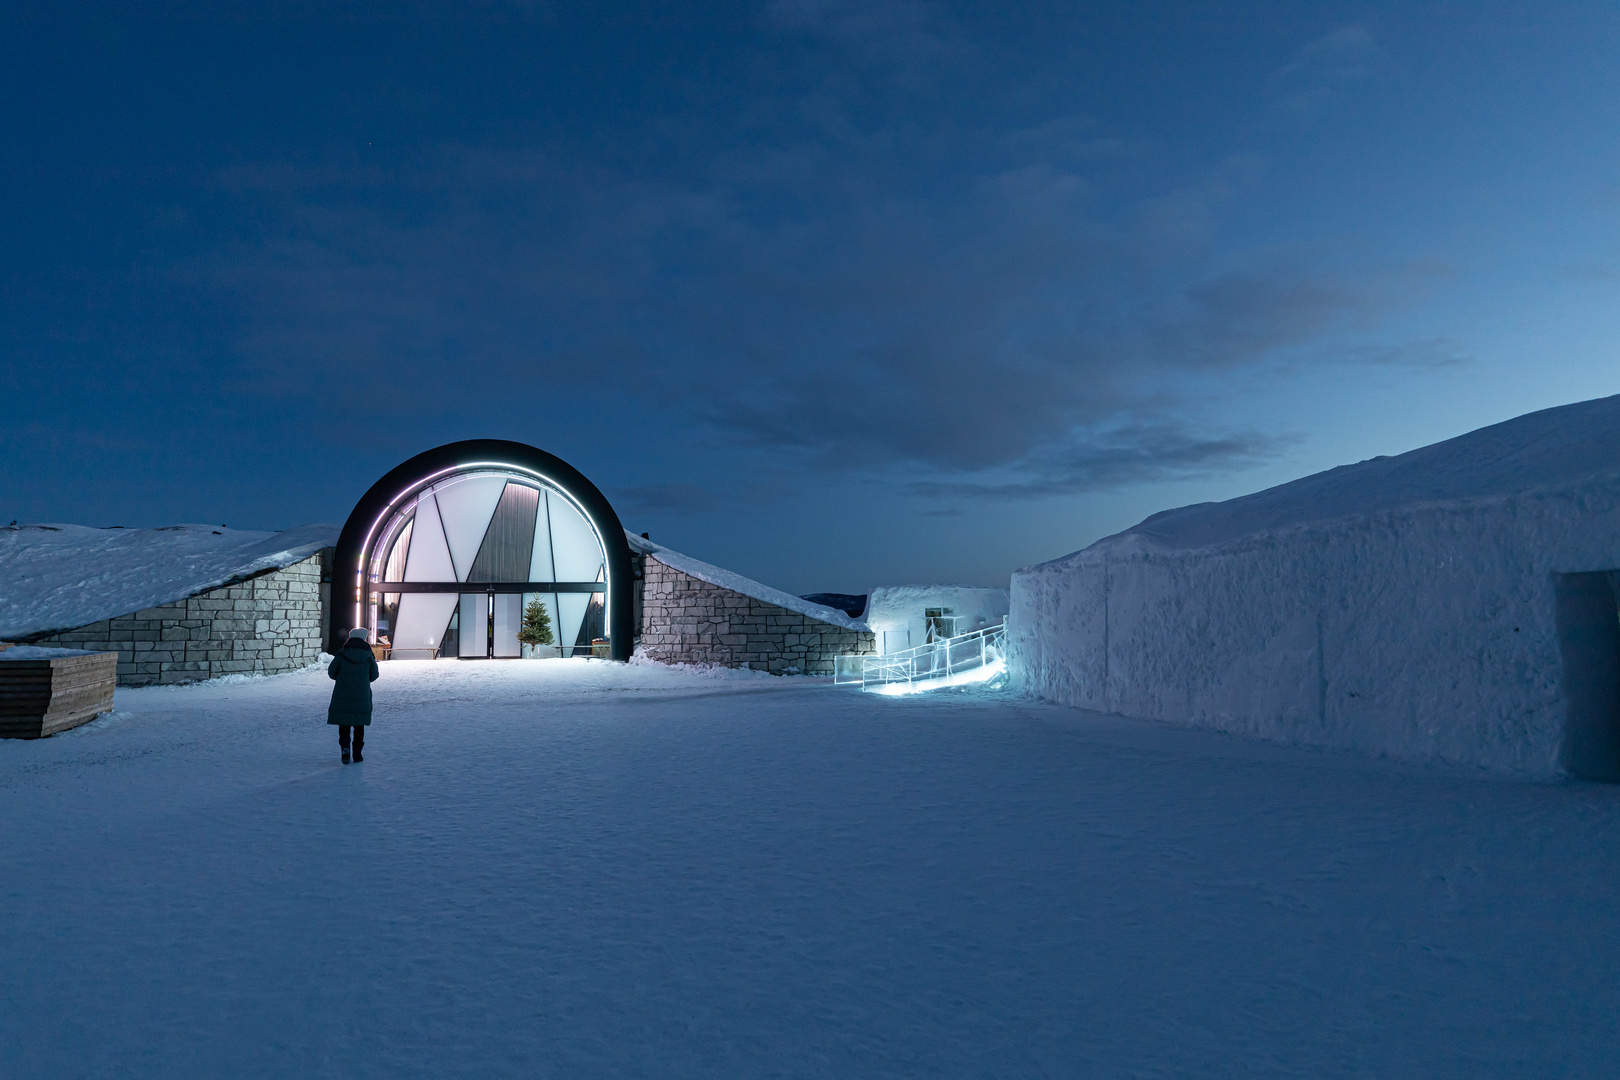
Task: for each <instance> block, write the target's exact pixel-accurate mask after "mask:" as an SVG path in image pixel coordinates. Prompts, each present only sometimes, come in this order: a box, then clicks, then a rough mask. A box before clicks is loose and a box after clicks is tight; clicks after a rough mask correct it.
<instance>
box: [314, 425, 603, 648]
mask: <svg viewBox="0 0 1620 1080" xmlns="http://www.w3.org/2000/svg"><path fill="white" fill-rule="evenodd" d="M631 578H632V568H631V557H630V547H629V544H628V543H627V542H626V539H625V532H624V528H623V526H622V525H621V524H620V522H619V517H618V515H617V514H615V513H614V512H613V507H612V506H610V505H609V504H608V501H607V499H606V498H604V497H603V495H602V493H601V492H600V491H598V490H597V488H596V485H594V484H592V483H591V482H590V481H589V480H587V479H585V477H584V476H583V475H581V474H580V472H579V471H578V470H577V469H575V468H573V467H572V466H571V465H569V464H567V463H566V462H564V461H562V460H560V459H558V458H556V457H553V456H552V455H550V454H548V453H546V452H545V451H543V450H538V449H536V448H534V447H532V446H526V445H524V444H523V443H516V442H507V441H505V440H502V439H473V440H469V441H466V442H457V443H450V444H449V445H446V446H441V447H438V448H437V449H434V450H429V451H427V452H426V453H422V454H418V455H417V456H416V457H413V458H411V459H410V460H409V461H407V462H405V463H404V464H403V465H400V466H399V467H398V468H396V469H394V470H393V471H392V472H390V473H389V474H388V475H387V476H385V477H383V478H382V479H381V480H379V481H377V483H375V484H373V485H372V487H371V490H370V491H368V492H366V494H365V497H364V498H362V499H361V500H360V502H359V504H358V505H357V506H356V507H355V508H354V512H353V513H351V514H350V515H349V520H348V521H347V522H346V523H345V524H344V526H343V532H342V534H341V535H340V536H339V538H338V542H337V547H336V550H335V551H334V552H333V558H332V604H331V609H330V611H331V615H330V619H331V621H330V626H329V628H328V641H329V643H330V644H333V645H335V644H338V643H340V642H341V640H342V639H343V637H344V636H345V635H346V634H347V633H348V632H349V629H350V628H351V627H354V626H364V627H366V629H367V630H368V631H370V632H371V638H372V641H374V642H377V643H380V644H387V645H389V646H391V648H392V655H393V656H395V657H398V658H400V659H408V658H427V657H432V656H459V657H464V658H475V657H508V656H518V655H519V653H520V646H519V644H518V639H517V634H518V629H519V627H520V626H521V624H522V618H523V610H524V608H525V607H526V606H527V605H528V603H529V602H530V601H532V600H539V601H540V602H541V604H543V605H544V606H545V608H546V610H547V612H548V614H549V615H550V616H551V626H552V633H553V636H554V637H555V639H556V643H557V648H558V650H559V652H560V654H561V655H563V656H579V655H592V654H594V655H597V656H603V655H605V656H609V657H612V658H613V659H616V660H627V659H629V657H630V652H631V648H632V645H633V640H632V635H633V633H634V630H633V626H632V620H633V608H632V597H631V588H632V586H631ZM351 589H352V593H350V597H347V598H343V599H340V597H344V593H346V592H349V590H351ZM351 598H352V599H351Z"/></svg>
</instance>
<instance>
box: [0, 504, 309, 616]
mask: <svg viewBox="0 0 1620 1080" xmlns="http://www.w3.org/2000/svg"><path fill="white" fill-rule="evenodd" d="M337 535H338V530H337V527H336V526H334V525H305V526H302V527H300V528H296V529H288V530H286V531H285V532H260V531H256V530H250V529H227V528H225V527H223V526H214V525H169V526H165V527H163V528H158V529H94V528H90V527H89V526H86V525H22V526H13V527H10V528H4V529H0V638H28V637H38V636H40V635H43V634H48V633H53V632H56V631H62V630H72V629H74V628H76V627H80V626H85V625H88V624H89V623H93V622H100V621H101V620H102V619H110V618H113V617H115V616H118V615H129V614H131V613H133V612H136V611H141V610H144V609H146V608H151V607H158V606H160V605H162V604H171V603H174V602H175V601H177V600H184V599H186V598H187V597H190V596H196V595H197V594H198V593H202V592H207V591H208V590H210V589H217V588H219V587H220V586H222V585H228V584H230V583H232V582H235V581H240V580H242V579H244V578H249V577H252V576H253V575H255V574H259V573H263V572H264V571H267V570H280V569H282V568H284V567H287V566H291V565H292V564H293V563H296V562H300V561H302V560H304V559H307V558H309V557H310V556H311V555H313V554H315V553H316V552H317V551H319V550H320V549H321V548H324V547H331V546H332V545H333V544H335V543H336V542H337Z"/></svg>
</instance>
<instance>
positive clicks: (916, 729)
mask: <svg viewBox="0 0 1620 1080" xmlns="http://www.w3.org/2000/svg"><path fill="white" fill-rule="evenodd" d="M329 686H330V683H329V682H328V680H327V679H326V677H325V675H324V673H323V672H319V671H311V672H300V673H295V674H292V675H285V676H276V677H272V678H255V679H242V680H236V681H233V682H231V683H228V684H204V685H200V686H193V687H180V688H152V689H142V690H120V691H119V692H118V704H119V709H118V713H117V714H116V715H115V716H114V717H111V718H108V719H104V720H101V721H97V722H96V723H94V724H91V725H89V726H87V727H85V728H81V729H78V730H77V731H75V732H72V733H69V734H67V735H64V736H58V737H55V738H52V739H49V740H44V741H41V742H36V743H19V742H6V743H0V820H3V821H4V822H5V823H6V825H5V832H4V833H3V834H0V835H3V837H4V839H3V840H0V917H3V919H4V923H3V925H4V926H5V927H6V931H5V933H4V935H0V988H3V989H0V1075H4V1076H7V1077H13V1076H15V1077H35V1076H85V1077H99V1076H134V1077H148V1076H150V1077H160V1076H162V1077H170V1076H183V1075H192V1076H225V1075H229V1076H250V1077H251V1076H266V1077H268V1076H277V1077H281V1076H293V1075H296V1076H313V1077H326V1076H332V1077H338V1076H342V1077H368V1076H377V1077H402V1076H404V1077H410V1076H421V1077H454V1076H468V1077H473V1076H477V1077H488V1076H526V1077H527V1076H541V1077H546V1076H556V1077H578V1076H606V1075H612V1076H647V1077H670V1076H704V1077H710V1076H713V1077H719V1076H725V1077H739V1076H745V1077H752V1076H767V1075H774V1076H794V1077H798V1076H805V1077H809V1076H825V1077H887V1076H895V1077H898V1076H907V1077H911V1076H975V1077H984V1076H1006V1077H1032V1076H1051V1077H1069V1076H1074V1077H1093V1076H1102V1077H1111V1076H1160V1075H1165V1076H1169V1075H1174V1076H1233V1077H1239V1076H1241V1077H1269V1076H1277V1077H1282V1076H1290V1077H1298V1076H1312V1077H1362V1076H1379V1077H1395V1076H1441V1075H1453V1076H1469V1077H1492V1076H1566V1077H1584V1076H1593V1077H1597V1076H1609V1075H1612V1073H1613V1068H1612V1064H1613V1046H1614V1045H1615V1042H1616V1037H1617V1035H1620V1030H1617V1029H1620V1019H1617V1018H1620V985H1617V982H1616V980H1615V979H1614V977H1613V973H1614V972H1615V970H1616V969H1617V964H1620V935H1616V934H1615V933H1614V929H1613V928H1614V926H1615V925H1616V921H1617V919H1616V916H1617V915H1620V887H1617V886H1620V867H1617V862H1616V858H1615V854H1614V840H1615V837H1616V835H1617V831H1616V826H1617V825H1620V789H1617V788H1614V787H1608V786H1600V785H1585V784H1576V783H1528V782H1512V781H1507V782H1504V781H1502V780H1500V779H1491V780H1486V779H1484V778H1482V776H1481V775H1479V774H1476V773H1473V772H1462V771H1456V770H1446V769H1440V768H1430V769H1423V768H1418V767H1413V766H1405V765H1396V764H1391V763H1387V762H1377V761H1368V760H1364V759H1361V758H1358V757H1354V756H1350V755H1343V754H1338V753H1333V752H1320V751H1310V750H1300V749H1290V748H1285V747H1279V746H1275V745H1270V744H1265V743H1255V742H1247V741H1244V740H1239V739H1233V738H1230V737H1227V736H1223V735H1220V734H1216V733H1211V732H1205V731H1194V730H1184V729H1177V728H1171V727H1167V726H1162V725H1156V724H1150V723H1143V722H1139V721H1133V720H1125V719H1122V718H1119V717H1111V716H1105V715H1100V714H1096V713H1085V712H1080V711H1076V710H1071V709H1065V708H1060V707H1056V706H1051V705H1046V704H1040V703H1034V702H1027V701H1020V700H1015V699H1009V698H1007V697H1003V696H997V695H994V694H991V693H988V692H984V691H973V692H960V693H946V694H939V695H920V696H916V697H910V698H900V699H882V698H878V697H876V696H875V695H861V694H859V693H854V692H847V691H841V690H834V689H832V688H830V687H828V686H826V685H825V684H824V683H820V682H818V681H815V680H808V679H773V678H768V677H758V676H755V677H739V676H734V675H728V674H725V673H717V672H708V673H700V672H691V671H680V670H671V669H666V668H661V667H657V666H654V665H617V664H610V663H606V662H602V661H589V660H575V661H541V662H529V663H508V664H472V663H458V662H455V661H439V662H429V661H423V662H397V663H392V664H388V665H385V666H384V668H383V677H382V679H381V680H380V681H379V682H378V683H377V684H376V691H377V703H378V705H377V721H376V723H375V724H373V726H372V728H371V731H370V735H369V738H368V745H367V754H366V757H367V760H366V762H365V764H363V765H359V766H347V767H345V766H341V765H339V764H337V748H336V745H335V744H336V739H335V735H334V733H333V731H332V729H331V728H329V727H328V726H327V725H326V724H325V723H324V709H325V702H326V698H327V694H328V688H329Z"/></svg>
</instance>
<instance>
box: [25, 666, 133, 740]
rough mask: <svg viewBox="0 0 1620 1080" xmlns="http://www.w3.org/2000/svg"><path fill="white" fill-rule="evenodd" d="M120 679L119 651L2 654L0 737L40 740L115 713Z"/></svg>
mask: <svg viewBox="0 0 1620 1080" xmlns="http://www.w3.org/2000/svg"><path fill="white" fill-rule="evenodd" d="M39 653H57V654H59V655H46V656H38V655H35V654H39ZM12 657H16V659H12ZM117 681H118V654H117V653H111V652H104V653H75V652H73V651H70V650H65V649H64V650H57V649H50V650H43V649H28V648H16V649H7V650H4V651H0V738H5V739H41V738H44V737H45V736H47V735H54V734H56V733H57V732H58V731H66V730H67V729H68V728H73V727H78V726H79V725H80V724H84V723H88V722H89V721H91V720H94V719H95V718H96V717H98V716H100V715H101V714H102V713H104V712H110V711H112V707H113V686H114V685H115V684H116V683H117Z"/></svg>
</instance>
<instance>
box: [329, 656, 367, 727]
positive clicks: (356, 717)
mask: <svg viewBox="0 0 1620 1080" xmlns="http://www.w3.org/2000/svg"><path fill="white" fill-rule="evenodd" d="M326 673H327V674H328V675H330V676H331V677H332V678H333V679H334V680H336V682H337V685H336V686H334V687H332V704H331V705H330V706H328V707H327V710H326V722H327V723H328V724H347V725H349V726H350V727H355V726H364V725H366V724H369V723H371V684H372V683H374V682H376V681H377V658H376V657H375V656H373V655H372V652H371V646H370V645H367V644H366V643H365V642H363V641H361V640H359V639H358V638H350V639H349V641H348V643H347V644H345V645H344V646H343V648H341V649H339V650H338V654H337V655H336V656H334V657H332V662H331V663H330V664H328V665H327V666H326Z"/></svg>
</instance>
